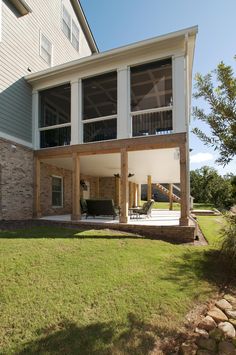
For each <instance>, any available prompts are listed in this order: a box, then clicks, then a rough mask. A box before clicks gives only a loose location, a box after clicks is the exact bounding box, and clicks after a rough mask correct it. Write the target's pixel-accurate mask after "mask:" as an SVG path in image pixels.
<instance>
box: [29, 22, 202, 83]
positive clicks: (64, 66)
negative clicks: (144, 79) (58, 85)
mask: <svg viewBox="0 0 236 355" xmlns="http://www.w3.org/2000/svg"><path fill="white" fill-rule="evenodd" d="M197 32H198V27H197V26H194V27H190V28H187V29H184V30H180V31H177V32H171V33H168V34H165V35H162V36H158V37H154V38H150V39H148V40H144V41H139V42H136V43H132V44H130V45H126V46H123V47H119V48H115V49H112V50H109V51H106V52H103V53H97V54H95V55H93V56H88V57H84V58H80V59H77V60H74V61H71V62H67V63H64V64H61V65H58V66H56V67H53V68H49V69H46V70H43V71H41V72H37V73H33V74H29V75H26V76H25V79H26V80H27V81H28V82H29V83H32V82H33V81H36V80H39V79H42V78H46V77H49V76H52V75H54V74H58V73H63V72H66V71H69V70H73V68H75V67H77V66H78V65H83V64H87V63H91V62H95V61H97V60H102V59H108V58H109V57H113V56H115V55H119V54H122V53H125V52H129V51H132V50H135V49H138V48H141V47H143V46H151V45H155V44H157V43H159V42H162V41H167V40H170V39H177V38H180V37H183V38H184V37H185V35H186V34H188V35H191V36H196V34H197Z"/></svg>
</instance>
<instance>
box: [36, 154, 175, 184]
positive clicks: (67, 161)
mask: <svg viewBox="0 0 236 355" xmlns="http://www.w3.org/2000/svg"><path fill="white" fill-rule="evenodd" d="M178 153H179V151H178V148H170V149H155V150H153V149H152V150H145V151H133V152H129V153H128V157H129V169H128V171H129V173H132V174H135V175H134V176H133V177H132V178H130V179H129V181H133V182H136V183H140V184H145V183H146V182H147V175H151V176H152V182H153V183H155V182H159V183H179V182H180V173H179V172H180V168H179V154H178ZM80 159H81V160H80V162H81V172H82V174H84V175H90V176H100V177H109V176H114V174H120V154H119V153H114V154H98V155H89V156H81V158H80ZM42 161H43V162H45V163H48V164H51V165H55V166H57V167H60V168H64V169H68V170H72V158H69V157H68V158H67V157H64V158H54V159H43V160H42Z"/></svg>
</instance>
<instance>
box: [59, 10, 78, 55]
mask: <svg viewBox="0 0 236 355" xmlns="http://www.w3.org/2000/svg"><path fill="white" fill-rule="evenodd" d="M62 30H63V32H64V34H65V35H66V37H67V38H68V39H69V41H70V42H71V44H72V46H73V47H74V48H75V49H76V50H77V52H78V51H79V28H78V26H77V25H76V23H75V21H74V20H73V19H72V17H71V15H70V14H69V12H68V11H67V9H66V8H65V6H64V5H63V8H62Z"/></svg>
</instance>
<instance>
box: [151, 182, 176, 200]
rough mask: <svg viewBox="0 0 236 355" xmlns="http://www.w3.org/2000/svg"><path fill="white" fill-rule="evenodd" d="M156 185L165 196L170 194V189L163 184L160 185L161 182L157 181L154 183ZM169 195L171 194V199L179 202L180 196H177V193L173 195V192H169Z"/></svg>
mask: <svg viewBox="0 0 236 355" xmlns="http://www.w3.org/2000/svg"><path fill="white" fill-rule="evenodd" d="M156 187H157V188H158V190H160V191H161V192H162V193H163V194H165V195H166V196H168V197H169V196H170V190H168V189H167V188H166V187H164V186H163V185H161V184H159V183H157V184H156ZM171 196H172V199H173V201H175V202H179V203H180V202H181V199H180V197H179V196H177V195H175V194H174V193H172V194H171Z"/></svg>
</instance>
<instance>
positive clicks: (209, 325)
mask: <svg viewBox="0 0 236 355" xmlns="http://www.w3.org/2000/svg"><path fill="white" fill-rule="evenodd" d="M215 327H216V322H215V321H214V319H213V318H212V317H210V316H206V317H205V318H204V319H203V320H202V321H201V322H200V323H199V324H198V328H201V329H204V330H207V331H210V330H212V329H214V328H215Z"/></svg>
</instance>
